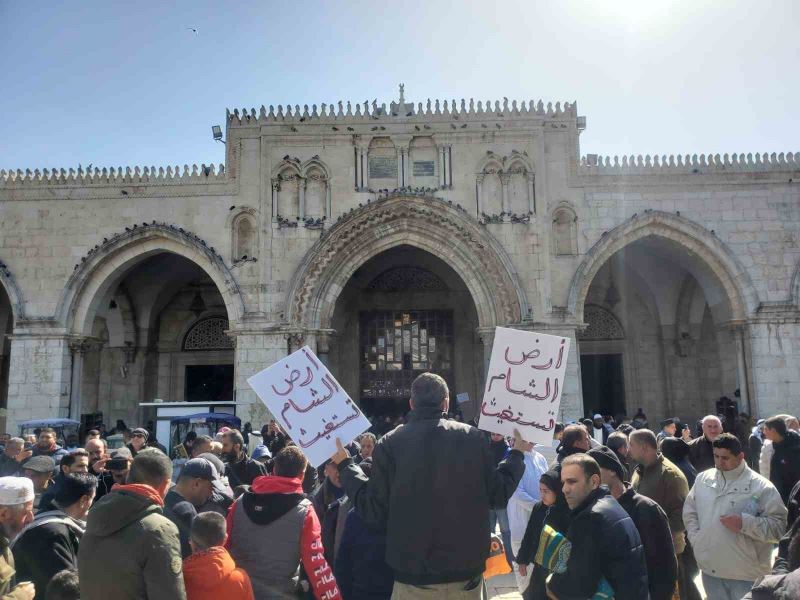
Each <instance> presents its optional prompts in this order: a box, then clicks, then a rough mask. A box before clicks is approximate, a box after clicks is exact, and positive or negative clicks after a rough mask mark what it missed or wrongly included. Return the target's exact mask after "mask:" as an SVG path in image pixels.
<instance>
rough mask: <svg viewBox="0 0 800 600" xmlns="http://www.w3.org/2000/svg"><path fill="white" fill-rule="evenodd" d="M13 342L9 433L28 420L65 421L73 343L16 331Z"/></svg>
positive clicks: (67, 339)
mask: <svg viewBox="0 0 800 600" xmlns="http://www.w3.org/2000/svg"><path fill="white" fill-rule="evenodd" d="M9 337H10V338H11V358H10V368H9V377H8V381H9V383H8V416H7V420H6V429H7V431H8V432H9V433H13V434H15V435H16V433H17V424H18V423H19V422H20V421H25V420H28V419H48V418H66V417H68V416H69V415H68V413H69V397H70V377H71V365H70V348H69V343H70V339H69V337H68V336H65V335H53V334H44V333H41V334H40V333H30V332H22V331H19V330H16V332H15V333H14V334H12V335H10V336H9Z"/></svg>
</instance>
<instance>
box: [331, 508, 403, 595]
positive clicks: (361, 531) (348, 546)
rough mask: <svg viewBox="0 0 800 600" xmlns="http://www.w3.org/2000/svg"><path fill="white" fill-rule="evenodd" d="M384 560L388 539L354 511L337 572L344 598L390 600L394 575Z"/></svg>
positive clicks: (342, 547) (335, 570)
mask: <svg viewBox="0 0 800 600" xmlns="http://www.w3.org/2000/svg"><path fill="white" fill-rule="evenodd" d="M385 556H386V535H384V534H383V533H381V532H379V531H376V530H374V529H372V528H370V527H368V526H367V524H366V523H365V522H364V520H363V519H362V518H361V517H359V516H358V513H356V512H355V511H354V510H351V511H350V512H349V513H348V515H347V521H346V522H345V528H344V534H343V535H342V541H341V544H340V546H339V553H338V554H337V555H336V566H335V568H334V575H335V576H336V583H337V584H338V586H339V591H340V592H341V595H342V598H347V599H348V600H389V598H391V596H392V588H393V586H394V574H393V573H392V569H391V568H390V567H389V565H387V564H386V559H385V558H384V557H385Z"/></svg>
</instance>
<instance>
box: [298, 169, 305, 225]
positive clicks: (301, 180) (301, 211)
mask: <svg viewBox="0 0 800 600" xmlns="http://www.w3.org/2000/svg"><path fill="white" fill-rule="evenodd" d="M297 188H298V190H299V192H300V199H299V202H298V209H297V216H298V217H300V220H301V221H302V220H303V219H305V218H306V178H305V177H298V178H297Z"/></svg>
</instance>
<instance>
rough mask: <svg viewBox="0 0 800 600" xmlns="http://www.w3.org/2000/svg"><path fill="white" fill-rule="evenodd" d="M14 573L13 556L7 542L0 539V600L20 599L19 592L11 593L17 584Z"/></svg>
mask: <svg viewBox="0 0 800 600" xmlns="http://www.w3.org/2000/svg"><path fill="white" fill-rule="evenodd" d="M16 572H17V571H16V569H15V568H14V555H13V554H11V550H10V549H9V548H8V540H7V539H6V538H4V537H0V600H18V599H19V598H21V597H22V596H21V595H20V594H21V592H14V591H12V590H13V589H14V587H15V586H16V585H17V583H19V582H17V581H15V580H14V575H15V574H16Z"/></svg>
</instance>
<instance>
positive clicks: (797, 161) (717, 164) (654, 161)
mask: <svg viewBox="0 0 800 600" xmlns="http://www.w3.org/2000/svg"><path fill="white" fill-rule="evenodd" d="M579 169H580V170H579V174H581V175H617V174H624V175H651V174H660V173H684V174H697V173H736V172H758V171H799V170H800V152H794V153H793V152H786V153H784V152H781V153H779V154H778V153H775V152H773V153H771V154H768V153H766V152H764V153H763V154H760V153H758V152H756V153H755V154H753V153H748V154H744V153H742V154H730V155H729V154H722V155H720V154H699V155H698V154H691V155H690V154H686V155H681V154H678V155H672V154H670V155H669V156H667V155H661V156H658V155H653V156H651V155H649V154H647V155H645V156H642V155H641V154H639V155H638V156H633V155H631V156H622V157H620V156H614V157H609V156H598V155H596V154H587V155H586V156H583V157H581V162H580V167H579Z"/></svg>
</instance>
